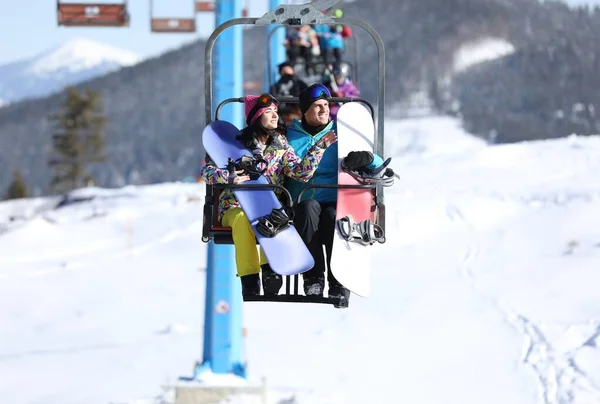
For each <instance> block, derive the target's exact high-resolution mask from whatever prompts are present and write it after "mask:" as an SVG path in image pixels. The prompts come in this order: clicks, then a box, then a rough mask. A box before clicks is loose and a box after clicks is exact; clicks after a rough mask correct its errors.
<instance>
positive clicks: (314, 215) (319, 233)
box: [294, 199, 343, 292]
mask: <svg viewBox="0 0 600 404" xmlns="http://www.w3.org/2000/svg"><path fill="white" fill-rule="evenodd" d="M335 213H336V203H335V202H330V203H319V202H317V201H315V200H314V199H307V200H305V201H302V202H300V203H299V204H298V205H296V207H295V214H296V215H295V219H294V223H295V225H296V229H297V230H298V233H300V236H301V237H302V240H304V243H305V244H306V246H307V247H308V249H309V251H310V253H311V254H312V256H313V258H314V260H315V266H314V267H313V268H312V269H310V270H308V271H306V272H305V273H304V274H303V278H304V288H305V292H306V289H307V287H309V286H310V285H315V284H319V285H320V287H321V290H323V288H324V282H325V269H326V264H325V256H324V255H323V244H324V245H325V251H326V253H327V279H328V281H329V290H330V291H331V290H332V288H343V286H342V285H340V283H339V282H338V281H337V280H336V279H335V277H334V276H333V274H332V273H331V250H332V248H333V236H334V232H335Z"/></svg>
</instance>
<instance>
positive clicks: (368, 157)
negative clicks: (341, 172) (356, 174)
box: [342, 151, 373, 171]
mask: <svg viewBox="0 0 600 404" xmlns="http://www.w3.org/2000/svg"><path fill="white" fill-rule="evenodd" d="M372 162H373V153H371V152H368V151H353V152H350V153H348V155H347V156H346V157H344V160H342V167H343V168H345V169H347V170H349V171H362V170H364V169H365V168H366V167H367V166H368V165H369V164H371V163H372Z"/></svg>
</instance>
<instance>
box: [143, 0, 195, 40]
mask: <svg viewBox="0 0 600 404" xmlns="http://www.w3.org/2000/svg"><path fill="white" fill-rule="evenodd" d="M149 1H150V31H151V32H153V33H155V34H193V33H195V32H196V9H197V3H196V2H195V0H192V14H191V15H192V17H190V18H181V17H158V18H157V17H154V0H149Z"/></svg>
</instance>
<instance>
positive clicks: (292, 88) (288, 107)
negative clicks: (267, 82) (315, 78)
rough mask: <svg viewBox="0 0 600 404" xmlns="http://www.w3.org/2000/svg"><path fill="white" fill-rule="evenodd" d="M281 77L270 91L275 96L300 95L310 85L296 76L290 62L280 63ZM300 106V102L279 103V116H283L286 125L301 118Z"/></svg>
mask: <svg viewBox="0 0 600 404" xmlns="http://www.w3.org/2000/svg"><path fill="white" fill-rule="evenodd" d="M279 75H280V78H279V80H278V81H277V83H275V84H274V85H273V86H271V91H270V93H271V94H273V96H275V97H298V96H299V95H300V92H301V91H303V90H304V89H306V88H307V87H308V85H307V84H306V83H305V82H304V81H302V80H301V79H300V78H298V77H297V76H296V73H295V72H294V67H293V66H292V65H291V64H290V63H289V62H283V63H281V64H280V65H279ZM301 115H302V114H301V112H300V107H299V106H298V104H284V103H280V105H279V116H281V117H282V118H283V121H284V122H285V124H286V126H289V125H290V124H291V123H292V120H293V119H300V117H301Z"/></svg>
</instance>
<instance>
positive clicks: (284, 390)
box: [0, 118, 600, 404]
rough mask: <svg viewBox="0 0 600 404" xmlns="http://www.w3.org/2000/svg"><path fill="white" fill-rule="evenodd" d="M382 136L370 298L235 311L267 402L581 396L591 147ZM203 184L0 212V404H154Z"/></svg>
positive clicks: (432, 124)
mask: <svg viewBox="0 0 600 404" xmlns="http://www.w3.org/2000/svg"><path fill="white" fill-rule="evenodd" d="M386 133H387V134H388V138H387V150H388V151H389V154H390V155H391V156H392V157H393V161H392V166H393V167H394V169H395V170H396V171H397V172H399V173H400V175H401V176H402V180H401V181H399V182H397V184H396V185H395V186H394V187H393V188H389V189H388V190H387V191H386V206H387V242H386V244H384V245H380V246H376V247H374V248H376V249H377V252H376V253H375V254H374V257H375V259H374V268H373V271H372V273H373V291H372V297H370V298H368V299H361V298H359V297H357V296H353V297H352V299H351V302H350V308H349V309H347V310H336V309H334V308H332V307H328V306H321V305H304V304H296V305H294V304H274V303H273V304H272V303H247V304H245V305H244V309H243V310H244V322H245V326H246V327H247V329H248V336H247V338H246V341H245V348H246V357H247V360H248V365H249V374H250V379H251V380H253V381H257V380H259V378H260V377H261V376H266V377H267V383H268V386H269V390H270V401H269V402H270V403H279V402H283V401H278V400H282V399H284V398H288V399H289V398H290V397H291V396H292V395H295V401H291V400H290V401H286V402H288V403H292V402H293V403H299V404H309V403H315V404H330V403H344V404H353V403H357V404H364V403H400V402H402V403H419V404H440V403H444V404H482V403H485V404H507V403H510V404H559V403H560V404H564V403H577V404H591V403H598V402H600V350H599V348H598V344H599V343H600V297H599V294H598V284H599V282H600V272H598V268H600V235H599V234H600V233H599V232H598V223H600V191H599V190H600V176H598V175H597V173H598V170H599V169H600V137H588V138H578V137H572V138H568V139H558V140H551V141H542V142H531V143H522V144H512V145H503V146H488V145H486V144H485V143H483V142H481V141H479V140H476V139H473V138H472V137H470V136H469V135H467V134H465V133H464V132H463V131H462V130H461V128H460V125H459V124H457V123H456V122H455V121H453V120H451V119H448V118H428V119H412V120H407V121H396V122H388V124H387V128H386ZM203 191H204V190H203V188H202V186H200V185H196V184H161V185H155V186H148V187H138V188H134V187H126V188H123V189H118V190H99V189H94V188H90V189H85V190H82V191H81V192H80V195H81V196H84V195H88V196H90V195H92V196H93V195H95V199H94V200H92V201H89V202H82V203H80V204H76V205H72V206H70V207H65V208H62V209H60V210H52V206H53V205H54V204H56V202H57V201H56V200H55V199H46V198H41V199H35V200H23V201H13V202H4V203H0V223H2V224H1V225H0V307H2V308H3V309H2V310H1V311H0V324H1V325H2V327H1V329H2V332H0V380H1V381H2V382H0V395H1V396H2V397H3V399H4V401H6V402H10V403H14V404H21V403H31V402H43V403H47V404H53V403H61V404H70V403H83V402H85V403H88V404H95V403H103V404H104V403H109V402H112V403H131V404H133V403H135V404H142V403H143V404H149V403H163V402H165V400H167V399H168V398H169V397H170V396H169V395H164V394H163V389H162V388H163V386H165V385H172V384H173V383H175V382H176V381H177V378H178V377H179V376H189V375H190V374H191V372H192V369H193V366H194V362H195V360H196V359H199V358H201V352H200V350H201V347H202V341H201V339H202V316H203V313H204V308H203V299H204V277H205V272H204V270H205V262H206V248H205V245H204V244H202V242H201V240H200V236H201V217H202V193H203ZM196 197H200V200H198V199H196ZM10 216H12V217H13V218H14V219H13V220H12V221H9V220H8V217H10ZM19 218H24V219H19ZM32 385H34V386H35V388H32ZM167 402H168V400H167ZM243 402H248V403H250V402H252V403H257V402H259V401H253V400H250V399H247V400H244V401H243Z"/></svg>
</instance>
